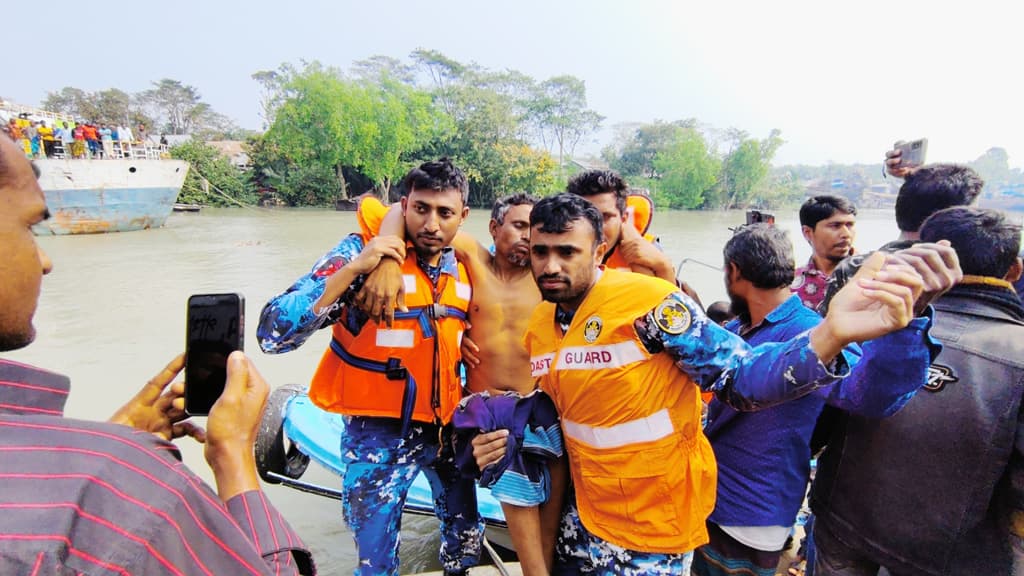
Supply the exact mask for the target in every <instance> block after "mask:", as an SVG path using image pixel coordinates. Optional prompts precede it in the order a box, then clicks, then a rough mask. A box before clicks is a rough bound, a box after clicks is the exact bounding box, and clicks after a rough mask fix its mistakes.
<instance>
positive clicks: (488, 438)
mask: <svg viewBox="0 0 1024 576" xmlns="http://www.w3.org/2000/svg"><path fill="white" fill-rule="evenodd" d="M471 444H472V445H473V458H475V459H476V467H477V468H479V469H481V470H483V469H484V468H487V467H488V466H490V465H492V464H497V463H498V462H501V459H502V458H504V457H505V449H506V447H507V446H508V430H504V429H502V430H495V431H494V432H487V433H481V434H477V435H476V436H474V437H473V440H472V442H471Z"/></svg>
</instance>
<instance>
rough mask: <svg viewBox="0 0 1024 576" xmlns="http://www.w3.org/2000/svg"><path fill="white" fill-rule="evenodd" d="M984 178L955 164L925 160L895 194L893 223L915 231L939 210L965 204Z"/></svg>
mask: <svg viewBox="0 0 1024 576" xmlns="http://www.w3.org/2000/svg"><path fill="white" fill-rule="evenodd" d="M984 186H985V181H984V180H982V179H981V176H978V173H977V172H975V171H974V170H972V169H971V168H968V167H967V166H960V165H958V164H929V165H928V166H924V167H922V168H919V169H918V170H917V171H915V172H913V173H912V174H910V175H909V176H907V179H906V180H905V181H904V182H903V186H900V192H899V194H897V196H896V225H897V226H898V227H899V229H900V230H901V231H902V232H917V231H919V230H920V228H921V225H922V224H923V223H924V221H925V220H926V219H927V218H928V217H929V216H931V215H932V214H935V213H936V212H938V211H939V210H943V209H945V208H950V207H952V206H968V205H970V204H972V203H973V202H974V199H975V198H977V197H978V194H980V193H981V189H982V187H984Z"/></svg>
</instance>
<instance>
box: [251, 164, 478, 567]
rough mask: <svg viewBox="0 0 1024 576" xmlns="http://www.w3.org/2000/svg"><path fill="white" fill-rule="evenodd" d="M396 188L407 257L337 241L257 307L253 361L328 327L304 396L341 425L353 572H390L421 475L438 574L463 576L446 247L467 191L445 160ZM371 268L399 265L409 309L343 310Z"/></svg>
mask: <svg viewBox="0 0 1024 576" xmlns="http://www.w3.org/2000/svg"><path fill="white" fill-rule="evenodd" d="M403 183H404V189H405V195H404V196H403V198H402V200H401V216H402V219H403V221H404V231H405V237H407V238H409V239H410V240H411V242H412V248H413V249H412V250H406V242H405V241H404V240H402V239H400V238H398V237H396V236H372V235H370V234H367V233H365V232H364V233H363V234H351V235H349V236H347V237H345V238H344V239H342V240H341V242H340V243H339V244H338V245H337V246H336V247H335V248H334V249H333V250H331V251H330V252H328V253H327V255H325V256H324V257H322V258H321V259H320V260H319V261H318V262H317V263H316V264H315V265H314V266H313V269H312V271H310V272H309V273H308V274H306V275H304V276H303V277H301V278H299V280H297V281H296V282H295V283H294V284H293V285H292V286H291V287H289V288H288V289H287V290H286V291H285V292H284V293H282V294H280V295H278V296H275V297H274V298H273V299H271V300H270V302H268V303H267V305H266V306H265V307H264V309H263V312H262V314H261V315H260V323H259V326H258V328H257V331H256V336H257V338H258V339H259V342H260V347H261V348H262V349H263V351H264V352H268V353H280V352H286V351H288V350H292V349H294V348H296V347H298V346H300V345H302V344H303V343H304V342H305V341H306V340H307V339H308V338H309V337H310V336H311V335H312V334H313V333H314V332H316V331H317V330H319V329H320V328H323V327H327V326H331V327H332V336H333V338H332V341H331V343H330V345H329V347H328V349H327V350H326V351H325V352H324V355H323V357H322V359H321V361H320V365H319V366H318V367H317V371H316V374H315V375H314V376H313V381H312V383H311V385H310V388H309V398H310V400H312V401H313V403H315V404H316V405H317V406H319V407H321V408H323V409H324V410H327V411H330V412H336V413H340V414H344V415H345V416H346V418H345V430H344V432H343V433H342V435H341V438H340V442H341V454H342V458H343V461H344V463H345V473H344V479H343V481H342V492H343V497H342V505H343V510H344V516H345V521H346V523H347V524H348V526H349V528H350V529H351V531H352V534H353V536H354V538H355V541H356V548H357V552H358V555H359V561H358V564H357V568H356V574H398V570H399V558H398V542H399V530H400V528H401V519H402V505H403V503H404V502H405V497H406V494H407V493H408V491H409V488H410V486H411V485H412V482H413V480H414V479H415V478H416V475H417V473H418V472H419V471H420V470H422V471H423V472H424V474H426V476H427V479H428V480H429V481H430V486H431V490H432V492H433V497H434V510H435V513H436V514H437V516H438V518H439V520H440V521H441V523H440V530H441V551H440V557H441V558H440V559H441V564H442V566H443V568H444V570H445V573H446V574H464V573H465V572H466V571H467V570H468V569H469V568H470V567H471V566H473V565H475V564H476V563H477V560H478V559H479V556H480V550H481V544H482V538H483V522H482V521H481V519H480V515H479V512H478V511H477V502H476V487H475V486H474V484H473V481H472V479H467V478H462V477H461V475H460V473H459V470H458V469H457V468H456V466H455V459H454V454H453V453H452V451H451V433H452V427H451V425H450V422H451V417H452V413H453V412H454V411H455V407H456V405H457V404H458V403H459V400H461V398H462V386H461V382H460V380H459V375H458V370H457V366H458V363H459V359H460V352H459V340H460V339H461V337H462V333H463V332H464V331H465V328H466V314H467V311H468V308H469V300H470V297H471V295H472V289H471V285H470V283H469V277H468V274H467V273H466V270H465V268H464V267H463V266H462V265H461V264H459V263H458V262H457V261H456V260H455V254H454V253H453V251H452V249H451V247H450V246H449V244H450V243H451V241H452V238H454V237H455V234H456V232H458V230H459V227H460V226H461V225H462V222H463V220H464V219H465V218H466V215H467V214H468V213H469V208H468V207H466V199H467V197H468V195H469V184H468V182H467V180H466V176H465V175H464V174H463V173H462V171H461V170H459V169H458V168H457V167H456V166H455V165H454V164H452V162H451V161H450V160H449V159H447V158H442V159H440V160H439V161H437V162H426V163H424V164H421V165H420V166H418V167H416V168H413V169H412V170H411V171H409V173H408V174H407V175H406V177H405V179H404V181H403ZM382 259H388V260H394V261H395V262H398V263H401V264H400V267H401V275H400V279H401V280H402V281H404V282H405V283H406V291H405V300H406V302H407V303H408V304H409V306H408V309H407V311H406V312H404V313H401V314H396V315H395V318H394V319H393V322H392V323H387V324H385V323H382V322H378V321H377V319H375V318H371V317H368V316H367V315H366V314H365V313H364V312H363V311H362V310H360V309H359V308H357V307H355V306H352V305H351V304H352V298H353V296H354V294H355V293H356V292H357V291H358V289H359V286H360V285H361V284H362V282H363V280H364V279H365V275H366V273H367V272H369V271H371V270H373V269H374V268H376V267H377V264H378V263H380V261H381V260H382Z"/></svg>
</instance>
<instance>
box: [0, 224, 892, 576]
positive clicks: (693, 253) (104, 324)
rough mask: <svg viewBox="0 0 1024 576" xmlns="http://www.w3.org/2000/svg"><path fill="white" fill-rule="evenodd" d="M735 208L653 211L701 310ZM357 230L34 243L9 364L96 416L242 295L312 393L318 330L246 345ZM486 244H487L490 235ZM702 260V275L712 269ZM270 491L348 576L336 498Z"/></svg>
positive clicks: (803, 253)
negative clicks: (36, 261) (189, 310)
mask: <svg viewBox="0 0 1024 576" xmlns="http://www.w3.org/2000/svg"><path fill="white" fill-rule="evenodd" d="M487 218H488V213H487V211H484V210H473V211H472V212H471V214H470V217H469V220H468V221H467V223H466V225H465V228H466V229H467V230H469V231H470V232H471V233H473V234H474V235H476V236H477V238H485V237H486V236H487ZM743 221H744V215H743V213H742V212H677V211H673V212H659V213H658V214H657V215H656V216H655V226H654V231H655V232H656V233H657V235H658V236H659V237H660V238H661V242H662V245H663V247H664V249H665V251H666V253H668V254H669V255H670V256H671V257H672V261H673V262H675V263H677V264H678V263H680V262H682V261H683V260H684V259H688V260H686V262H685V263H683V264H682V266H681V267H680V277H682V278H685V279H686V280H687V281H688V282H689V283H690V284H691V285H693V286H694V287H695V288H696V289H697V291H698V292H699V293H700V295H701V298H702V299H703V301H704V303H705V304H708V303H710V302H713V301H715V300H720V299H724V298H725V290H724V288H723V284H722V274H721V272H720V271H718V270H715V269H712V268H711V267H710V266H716V267H717V266H721V260H722V257H721V250H722V246H723V245H724V243H725V241H726V240H728V238H729V236H730V235H731V232H730V231H729V228H730V227H732V226H736V225H738V224H742V223H743ZM777 225H779V226H780V227H782V228H784V229H786V230H789V232H790V237H791V238H792V239H793V242H794V246H795V249H796V260H797V263H798V264H800V265H802V264H803V263H804V262H806V261H807V258H808V257H809V254H810V250H809V248H808V246H807V243H806V242H805V241H804V240H803V238H802V236H801V235H800V232H799V223H798V222H797V218H796V213H795V211H794V212H792V213H779V214H778V215H777ZM857 228H858V238H857V242H856V246H857V247H858V248H859V249H861V250H868V249H873V248H876V247H878V246H880V245H881V244H883V243H885V242H886V241H888V240H891V239H893V238H895V237H896V234H897V230H896V225H895V222H894V221H893V220H892V212H891V211H890V210H884V211H869V212H866V213H862V214H861V215H860V216H859V218H858V223H857ZM355 229H356V223H355V216H354V214H353V213H350V212H334V211H325V210H281V209H275V210H270V209H254V208H249V209H240V208H233V209H231V208H226V209H213V208H204V209H203V211H202V212H200V213H194V214H193V213H180V214H179V213H176V214H172V216H171V217H170V219H169V220H168V221H167V224H166V226H164V227H163V228H161V229H158V230H147V231H141V232H127V233H120V234H99V235H92V236H63V237H41V238H38V241H39V243H40V244H41V245H42V246H43V248H44V249H45V250H46V251H47V252H48V253H49V255H50V257H51V259H52V260H53V263H54V270H53V272H52V273H51V274H50V275H49V276H48V277H46V278H45V279H44V281H43V292H42V297H41V302H40V306H39V311H38V313H37V314H36V327H37V328H38V337H37V340H36V342H35V343H34V344H33V345H31V346H30V347H28V348H27V349H24V350H20V351H16V352H12V353H7V354H5V356H7V357H9V358H12V359H15V360H19V361H22V362H27V363H31V364H37V365H40V366H44V367H47V368H49V369H51V370H55V371H59V372H63V373H65V374H68V375H69V376H70V377H71V380H72V383H73V388H72V392H71V395H70V399H69V400H68V405H67V415H68V416H69V417H74V418H85V419H96V420H103V419H106V418H107V417H109V416H110V415H111V414H112V413H113V412H114V410H115V409H116V408H117V407H118V406H120V405H121V404H123V403H124V402H125V401H126V400H127V399H128V398H129V397H131V396H132V395H133V394H134V393H135V392H136V391H137V390H138V389H139V388H141V387H142V385H143V384H144V383H145V382H146V381H147V380H148V379H149V378H150V377H152V376H153V375H154V374H156V373H157V372H158V371H159V370H160V369H161V368H162V367H163V366H164V364H166V362H167V361H169V360H170V359H171V358H172V357H174V356H175V355H176V354H178V353H179V352H181V351H182V350H183V349H184V345H185V303H186V300H187V299H188V296H189V295H190V294H194V293H213V292H236V291H237V292H241V293H242V294H244V295H245V297H246V315H247V316H248V322H247V323H246V324H247V326H246V330H245V332H246V334H245V339H246V343H247V349H248V350H249V353H250V354H251V355H252V356H253V358H254V359H255V362H256V364H257V366H258V367H259V369H260V371H261V372H262V373H263V375H264V376H265V377H266V378H267V379H268V381H269V382H271V384H272V386H278V385H281V384H285V383H300V384H303V385H305V384H308V382H309V379H310V377H311V376H312V373H313V370H314V368H315V367H316V364H317V362H318V361H319V358H320V355H321V353H322V352H323V350H324V348H325V346H326V345H327V343H328V339H329V334H328V332H327V331H323V332H321V333H320V334H317V335H315V336H314V337H313V338H311V339H310V340H309V341H308V342H307V343H306V345H305V346H303V347H302V348H300V349H299V350H296V351H293V352H290V353H287V354H283V355H278V356H268V355H264V354H262V353H261V352H259V349H258V346H257V345H256V328H255V327H256V320H257V318H258V316H259V313H260V310H261V309H262V307H263V304H264V303H265V302H266V301H267V300H268V299H269V298H270V297H272V296H273V295H275V294H277V293H279V292H281V291H282V290H284V289H285V288H286V287H288V286H289V285H290V284H291V283H292V282H293V281H294V280H295V279H296V278H298V277H299V276H300V275H301V274H303V273H304V272H306V271H308V269H309V268H310V267H311V266H312V264H313V263H314V262H315V261H316V260H317V259H318V258H319V257H320V256H321V255H322V254H323V253H324V252H326V251H327V250H328V249H330V248H331V247H332V246H333V245H334V244H335V243H336V242H337V241H338V240H339V239H340V238H342V237H343V236H344V235H345V234H347V233H349V232H351V231H353V230H355ZM488 240H489V238H488ZM708 265H710V266H708ZM179 444H180V445H181V447H182V452H183V454H184V458H185V461H186V462H187V463H188V464H189V465H190V466H191V467H192V468H193V469H194V470H196V471H198V472H199V473H200V474H201V475H202V476H204V477H205V478H207V479H208V480H210V479H212V475H211V474H210V473H209V471H208V468H207V466H206V463H205V461H204V460H203V457H202V449H201V447H200V446H199V445H197V444H195V443H194V442H191V441H187V440H186V441H180V442H179ZM304 479H307V480H312V481H318V482H320V483H323V484H327V485H331V486H334V487H338V486H339V485H340V481H339V480H338V479H337V478H336V477H334V476H333V475H331V474H330V473H328V472H325V471H323V470H321V469H316V466H315V465H313V466H310V470H309V472H307V473H306V475H305V476H304ZM267 493H268V494H269V496H270V498H271V499H272V500H273V501H274V503H275V504H276V505H277V506H278V508H279V509H280V510H281V512H282V513H283V514H284V515H285V517H286V518H288V520H289V521H290V522H291V523H292V525H293V526H294V527H295V529H296V530H297V531H298V532H299V534H300V535H301V536H302V537H303V539H304V540H305V541H306V543H307V544H308V545H309V546H310V547H311V548H312V549H313V551H314V554H315V556H316V560H317V563H318V565H319V566H320V568H321V573H323V574H345V573H351V570H352V568H353V566H354V562H355V561H354V552H353V551H354V546H353V544H352V540H351V537H350V536H349V534H348V532H347V530H346V529H345V527H344V524H343V523H342V519H341V505H340V503H338V502H335V501H332V500H326V499H323V498H320V497H317V496H312V495H307V494H303V493H299V492H296V491H293V490H290V489H287V488H282V487H279V486H269V487H267ZM435 533H436V523H435V522H434V521H433V520H432V519H427V518H415V517H407V518H406V521H405V523H404V529H403V535H402V538H403V544H402V570H403V572H404V573H408V572H417V571H421V570H426V569H437V561H436V555H437V547H438V542H437V538H436V535H435Z"/></svg>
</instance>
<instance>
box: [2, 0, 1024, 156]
mask: <svg viewBox="0 0 1024 576" xmlns="http://www.w3.org/2000/svg"><path fill="white" fill-rule="evenodd" d="M3 12H4V21H5V22H6V24H5V25H4V46H5V47H6V51H7V54H8V57H7V58H5V61H6V64H5V66H4V69H5V70H4V74H3V76H4V77H3V80H2V82H0V96H3V97H4V98H6V99H8V100H11V101H14V102H17V103H22V104H28V105H36V104H39V103H40V102H41V101H42V100H43V98H45V95H46V93H47V92H48V91H54V90H58V89H60V88H61V87H63V86H75V87H79V88H82V89H85V90H90V91H92V90H102V89H106V88H110V87H116V88H120V89H122V90H125V91H128V92H137V91H140V90H144V89H146V88H148V87H149V86H150V82H152V81H155V80H158V79H160V78H165V77H166V78H174V79H177V80H181V81H183V82H185V83H186V84H191V85H193V86H196V87H197V88H198V89H199V91H200V93H201V94H202V96H203V98H204V99H205V100H206V101H207V102H209V103H210V104H211V105H212V106H213V107H214V109H216V110H217V111H219V112H222V113H224V114H227V115H228V116H230V117H232V118H233V119H234V120H235V121H236V122H238V123H239V124H240V125H242V126H245V127H248V128H258V127H259V113H258V105H257V84H256V83H255V82H254V81H253V80H252V79H251V78H250V75H251V74H252V73H253V72H255V71H257V70H262V69H271V68H275V67H277V65H278V64H280V63H281V62H284V61H291V62H298V61H299V59H306V60H314V59H315V60H320V61H321V62H323V63H324V64H328V65H334V66H338V67H340V68H344V69H347V68H348V67H349V66H350V65H351V64H352V62H354V61H357V60H361V59H364V58H367V57H369V56H372V55H374V54H383V55H387V56H393V57H396V58H400V59H403V60H407V56H408V54H409V53H410V52H412V51H413V50H414V49H416V48H418V47H423V48H431V49H436V50H439V51H441V52H443V53H444V54H446V55H447V56H449V57H452V58H454V59H456V60H459V61H463V62H468V61H475V62H477V63H479V64H480V65H482V66H483V67H485V68H488V69H492V70H501V69H505V68H511V69H517V70H520V71H522V72H524V73H526V74H528V75H530V76H532V77H534V78H536V79H538V80H543V79H545V78H548V77H550V76H555V75H559V74H572V75H575V76H577V77H580V78H582V79H583V80H584V81H585V82H586V86H587V94H588V98H589V104H590V107H591V108H593V109H595V110H596V111H597V112H599V113H600V114H603V115H604V116H606V117H607V119H606V121H605V126H607V127H611V126H613V125H614V124H616V123H619V122H630V121H652V120H655V119H663V120H675V119H680V118H688V117H695V118H697V119H698V120H699V121H701V122H703V123H706V124H710V125H712V126H714V127H716V128H720V129H724V128H727V127H730V126H734V127H737V128H740V129H742V130H746V131H747V132H749V133H750V134H751V135H753V136H755V137H764V136H766V135H767V134H768V132H769V130H771V129H772V128H779V129H781V130H782V136H783V138H784V139H785V140H786V141H787V144H786V145H784V146H783V147H782V148H781V149H780V150H779V153H778V155H777V157H776V162H775V163H776V164H785V163H795V162H801V163H811V164H822V163H826V162H829V161H834V162H841V163H852V162H880V158H881V157H882V154H883V152H884V150H885V149H886V148H887V147H889V145H890V144H891V143H892V142H893V141H895V140H898V139H911V138H917V137H922V136H925V137H928V138H929V150H928V159H929V160H930V161H943V160H944V161H969V160H973V159H974V158H976V157H977V156H979V155H981V154H982V153H983V152H984V151H985V150H986V149H988V148H989V147H992V146H1002V147H1004V148H1006V149H1007V151H1008V152H1009V154H1010V164H1011V165H1012V166H1017V167H1020V166H1024V116H1022V115H1021V114H1020V105H1019V101H1020V89H1021V86H1022V84H1024V82H1022V80H1021V79H1020V78H1019V76H1020V71H1019V67H1020V65H1021V55H1022V52H1024V50H1022V49H1021V44H1020V43H1021V38H1022V36H1024V34H1022V33H1021V29H1022V25H1024V21H1022V19H1021V16H1022V14H1024V5H1022V4H1021V3H1020V2H1013V1H1000V2H995V1H989V0H982V1H976V0H971V1H966V2H964V1H960V2H955V3H942V5H940V3H938V2H916V1H903V2H900V1H896V0H890V1H889V2H881V1H877V0H866V1H856V2H854V1H846V2H829V1H827V0H816V1H797V2H789V1H785V0H783V1H778V2H771V1H763V0H761V1H749V2H746V1H745V2H726V1H717V2H715V1H707V2H700V3H696V2H694V3H691V2H682V1H676V2H673V1H670V0H664V1H660V0H659V1H655V0H650V1H646V0H634V1H632V2H621V1H620V2H610V1H600V0H597V1H591V2H583V1H560V0H547V1H537V0H519V1H515V2H488V1H485V0H458V1H446V0H435V1H433V2H412V1H408V2H400V1H396V0H362V1H360V2H352V1H337V2H303V1H299V0H292V1H269V0H249V1H246V2H237V3H231V2H216V1H214V0H205V1H202V0H179V1H177V2H173V3H172V2H159V3H157V2H146V1H144V0H142V1H140V0H135V1H132V2H123V1H113V0H109V1H104V0H99V1H92V2H82V1H80V0H75V1H74V2H68V1H65V0H55V1H53V2H50V3H42V4H41V3H39V2H19V1H12V2H8V5H7V6H5V8H4V9H3ZM59 22H67V23H68V24H69V29H67V30H61V28H60V25H59V24H57V23H59ZM41 23H46V25H47V26H42V25H41ZM44 31H45V33H44ZM86 31H88V32H86ZM81 38H89V39H90V41H89V42H82V43H76V42H73V41H72V40H71V39H81ZM610 137H611V131H610V130H606V131H604V132H603V133H602V134H600V135H599V138H600V139H601V142H599V143H597V144H594V143H591V144H590V145H588V146H587V148H588V149H591V150H596V149H598V148H599V146H600V145H601V144H604V143H605V142H606V141H607V140H609V139H610Z"/></svg>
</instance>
